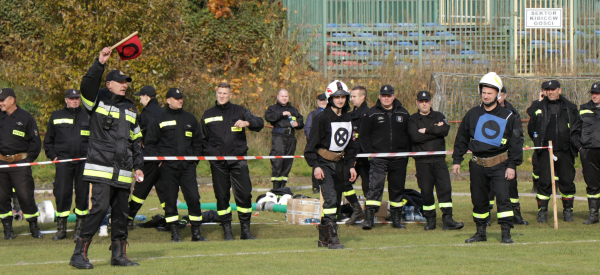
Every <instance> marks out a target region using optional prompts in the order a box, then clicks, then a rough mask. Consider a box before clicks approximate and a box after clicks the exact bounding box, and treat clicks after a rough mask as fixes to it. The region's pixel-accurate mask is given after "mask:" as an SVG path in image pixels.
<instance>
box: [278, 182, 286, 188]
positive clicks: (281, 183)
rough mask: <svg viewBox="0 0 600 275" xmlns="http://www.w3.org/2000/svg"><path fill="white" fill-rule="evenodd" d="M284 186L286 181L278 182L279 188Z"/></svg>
mask: <svg viewBox="0 0 600 275" xmlns="http://www.w3.org/2000/svg"><path fill="white" fill-rule="evenodd" d="M286 184H287V181H280V182H279V188H283V187H285V185H286Z"/></svg>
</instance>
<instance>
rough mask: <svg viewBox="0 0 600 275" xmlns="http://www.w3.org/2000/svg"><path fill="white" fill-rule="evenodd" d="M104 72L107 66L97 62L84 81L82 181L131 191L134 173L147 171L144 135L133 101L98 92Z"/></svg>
mask: <svg viewBox="0 0 600 275" xmlns="http://www.w3.org/2000/svg"><path fill="white" fill-rule="evenodd" d="M103 72H104V65H103V64H102V63H100V62H99V61H98V60H96V61H95V62H94V64H93V65H92V66H91V67H90V69H89V70H88V72H87V73H86V74H85V76H83V79H82V80H81V89H80V90H81V100H82V103H83V106H84V107H85V109H86V110H87V112H88V114H89V115H90V139H89V146H88V153H87V160H86V163H85V168H84V171H83V180H84V181H88V182H96V183H105V184H108V185H110V186H113V187H117V188H124V189H129V188H130V187H131V183H132V180H133V169H135V170H138V169H139V170H141V169H143V168H144V156H143V155H142V147H141V145H140V140H141V137H142V132H141V129H140V127H139V126H138V124H137V120H136V119H137V112H136V109H135V105H133V102H132V101H131V100H129V99H127V98H125V96H121V95H117V94H115V93H113V92H111V91H109V90H108V88H103V89H101V90H98V88H99V87H100V83H102V73H103ZM111 122H112V123H111ZM107 128H108V129H107Z"/></svg>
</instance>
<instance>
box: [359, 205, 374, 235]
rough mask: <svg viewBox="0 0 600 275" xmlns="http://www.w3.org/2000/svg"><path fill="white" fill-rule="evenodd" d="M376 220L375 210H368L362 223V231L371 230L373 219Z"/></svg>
mask: <svg viewBox="0 0 600 275" xmlns="http://www.w3.org/2000/svg"><path fill="white" fill-rule="evenodd" d="M374 218H375V209H373V208H371V209H369V208H367V211H365V220H364V221H363V223H362V229H364V230H371V228H373V223H374V221H373V219H374Z"/></svg>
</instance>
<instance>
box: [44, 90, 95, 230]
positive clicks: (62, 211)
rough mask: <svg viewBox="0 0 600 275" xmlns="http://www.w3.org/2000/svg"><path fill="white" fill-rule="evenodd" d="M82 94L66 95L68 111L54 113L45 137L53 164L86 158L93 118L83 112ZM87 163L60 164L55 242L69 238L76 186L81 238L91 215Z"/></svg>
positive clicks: (45, 148) (69, 92)
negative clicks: (86, 221) (85, 174)
mask: <svg viewBox="0 0 600 275" xmlns="http://www.w3.org/2000/svg"><path fill="white" fill-rule="evenodd" d="M80 97H81V93H80V92H79V91H78V90H75V89H68V90H67V91H66V92H65V107H64V108H63V109H61V110H58V111H54V112H52V115H51V116H50V121H49V122H48V127H46V137H44V151H45V152H46V156H47V157H48V158H49V159H51V160H58V159H74V158H85V156H86V154H87V150H88V139H89V137H90V122H89V120H90V117H89V116H88V114H87V113H86V112H85V111H84V110H82V109H81V108H80V104H81V98H80ZM84 164H85V162H84V161H76V162H65V163H57V164H56V165H55V167H56V175H55V178H54V188H53V190H52V193H53V194H54V197H55V198H56V212H57V213H56V216H57V217H56V222H57V224H58V230H57V231H56V235H54V237H52V240H62V239H66V238H67V217H69V214H70V213H71V211H70V209H71V203H72V202H73V184H75V209H73V212H75V215H77V220H76V221H75V234H73V239H75V240H76V239H77V238H79V234H80V233H81V229H82V226H83V221H84V220H85V216H86V215H87V214H88V193H89V190H90V185H89V184H88V183H86V182H84V181H83V166H84Z"/></svg>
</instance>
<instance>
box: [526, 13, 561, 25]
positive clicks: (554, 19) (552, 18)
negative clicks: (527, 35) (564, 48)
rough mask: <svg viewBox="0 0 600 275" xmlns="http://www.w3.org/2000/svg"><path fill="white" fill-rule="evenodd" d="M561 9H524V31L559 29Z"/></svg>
mask: <svg viewBox="0 0 600 275" xmlns="http://www.w3.org/2000/svg"><path fill="white" fill-rule="evenodd" d="M562 11H563V9H525V29H560V28H562V22H563V14H562Z"/></svg>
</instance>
